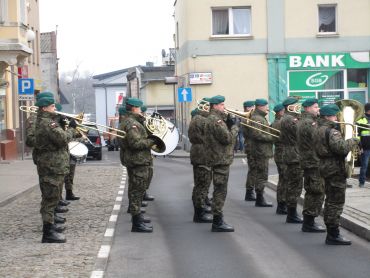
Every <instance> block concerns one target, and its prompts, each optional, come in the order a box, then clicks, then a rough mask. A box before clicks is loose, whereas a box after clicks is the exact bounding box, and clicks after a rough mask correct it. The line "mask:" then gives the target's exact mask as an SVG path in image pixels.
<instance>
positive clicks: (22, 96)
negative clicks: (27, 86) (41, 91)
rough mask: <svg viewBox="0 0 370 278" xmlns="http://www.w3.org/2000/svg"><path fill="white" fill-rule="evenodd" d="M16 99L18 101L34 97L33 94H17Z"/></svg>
mask: <svg viewBox="0 0 370 278" xmlns="http://www.w3.org/2000/svg"><path fill="white" fill-rule="evenodd" d="M18 100H19V101H33V100H34V97H33V95H19V96H18Z"/></svg>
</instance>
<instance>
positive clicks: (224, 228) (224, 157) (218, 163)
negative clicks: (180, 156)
mask: <svg viewBox="0 0 370 278" xmlns="http://www.w3.org/2000/svg"><path fill="white" fill-rule="evenodd" d="M224 101H225V97H223V96H214V97H212V98H211V99H210V101H209V103H210V106H211V107H210V113H209V115H208V117H207V122H206V132H205V142H206V145H205V146H206V151H207V157H208V161H207V163H208V166H209V167H211V168H212V174H213V187H214V191H213V202H212V212H213V223H212V231H213V232H233V231H234V228H233V227H232V226H230V225H228V224H226V223H225V222H224V220H223V214H222V209H223V206H224V203H225V199H226V195H227V182H228V180H229V170H230V165H231V163H232V162H233V155H234V151H233V150H234V144H235V141H236V136H237V134H238V130H239V129H238V127H237V126H236V125H235V124H234V121H232V119H230V118H228V119H225V114H224V109H225V104H224Z"/></svg>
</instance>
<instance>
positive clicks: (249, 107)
mask: <svg viewBox="0 0 370 278" xmlns="http://www.w3.org/2000/svg"><path fill="white" fill-rule="evenodd" d="M254 104H255V103H254V100H247V101H244V102H243V107H244V112H252V111H253V110H254V108H255V106H254ZM243 122H244V123H245V122H246V120H243ZM241 126H242V131H243V137H244V152H245V154H246V155H247V163H248V173H247V180H246V182H245V188H246V190H245V197H244V200H245V201H255V200H256V195H255V193H254V186H255V179H256V171H255V168H256V167H255V166H256V162H255V160H254V158H253V157H252V153H251V151H252V138H251V131H252V129H251V128H248V127H246V126H244V125H241Z"/></svg>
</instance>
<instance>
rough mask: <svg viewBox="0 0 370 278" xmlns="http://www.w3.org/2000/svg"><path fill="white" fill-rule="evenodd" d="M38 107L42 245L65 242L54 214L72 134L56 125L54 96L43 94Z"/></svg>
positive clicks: (37, 134)
mask: <svg viewBox="0 0 370 278" xmlns="http://www.w3.org/2000/svg"><path fill="white" fill-rule="evenodd" d="M35 105H36V106H38V107H39V110H38V112H37V121H36V126H35V148H36V152H37V157H36V163H37V172H38V175H39V181H40V188H41V192H42V201H41V209H40V212H41V215H42V220H43V236H42V242H43V243H63V242H66V239H65V237H64V235H62V234H60V233H58V232H57V231H58V228H57V227H56V226H55V225H54V211H55V208H56V207H57V205H58V201H59V196H60V187H61V186H63V182H64V176H65V175H66V174H67V173H68V171H69V154H68V140H69V139H70V138H71V133H70V132H68V131H65V130H63V129H62V128H61V127H60V125H59V124H58V122H56V121H55V113H54V112H55V100H54V96H53V95H52V93H47V92H46V93H40V95H39V98H38V100H37V102H36V104H35Z"/></svg>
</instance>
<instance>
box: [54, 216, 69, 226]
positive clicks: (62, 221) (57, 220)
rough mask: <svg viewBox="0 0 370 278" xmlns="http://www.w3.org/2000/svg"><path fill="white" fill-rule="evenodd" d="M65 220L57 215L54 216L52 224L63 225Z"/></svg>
mask: <svg viewBox="0 0 370 278" xmlns="http://www.w3.org/2000/svg"><path fill="white" fill-rule="evenodd" d="M66 221H67V219H66V218H64V217H61V216H59V215H57V214H54V223H58V224H63V223H66Z"/></svg>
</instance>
